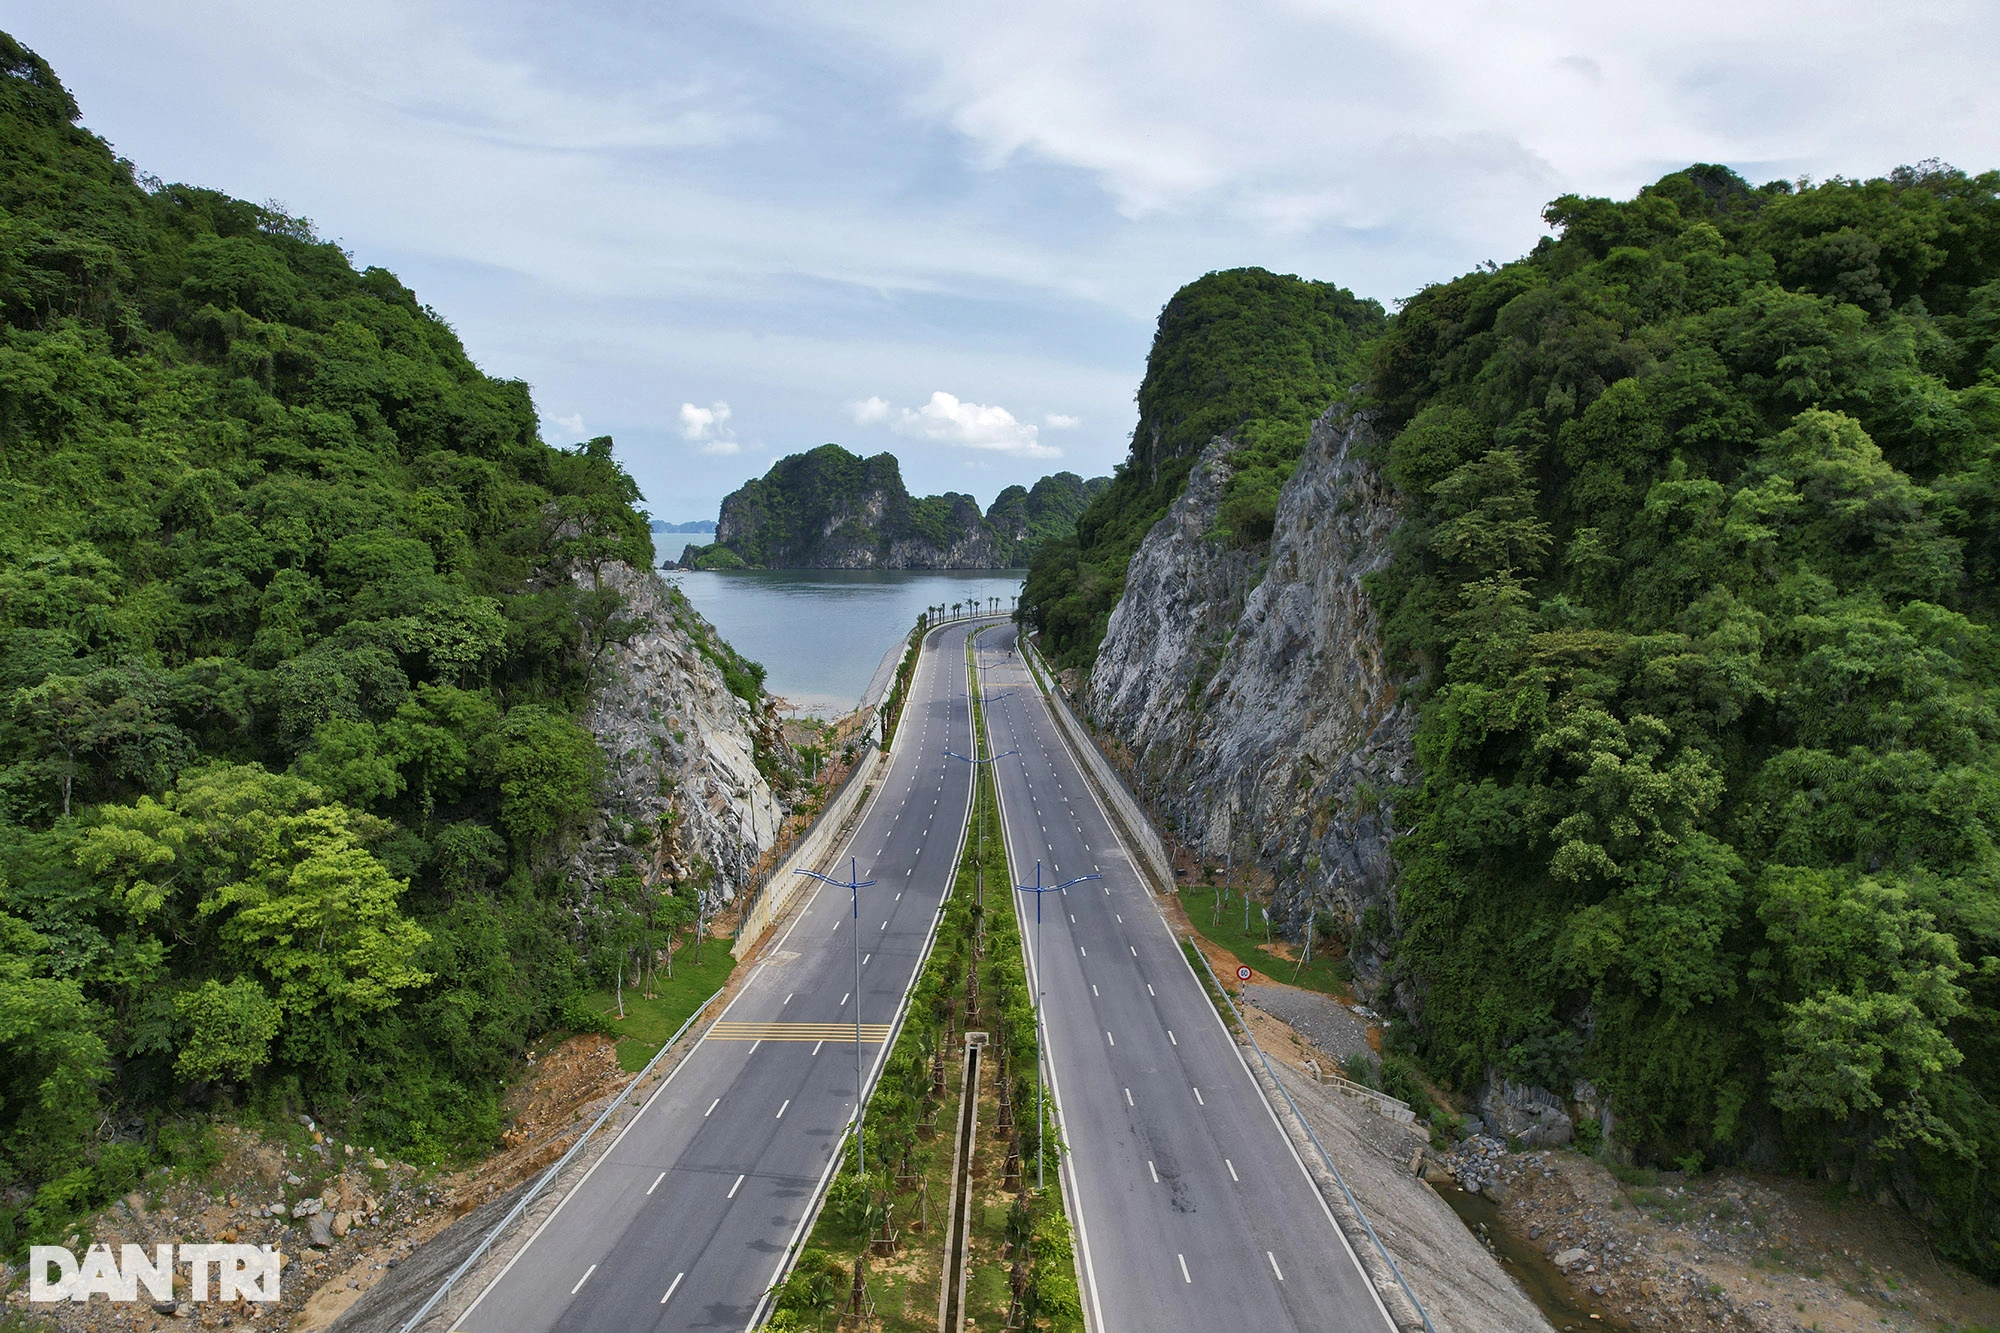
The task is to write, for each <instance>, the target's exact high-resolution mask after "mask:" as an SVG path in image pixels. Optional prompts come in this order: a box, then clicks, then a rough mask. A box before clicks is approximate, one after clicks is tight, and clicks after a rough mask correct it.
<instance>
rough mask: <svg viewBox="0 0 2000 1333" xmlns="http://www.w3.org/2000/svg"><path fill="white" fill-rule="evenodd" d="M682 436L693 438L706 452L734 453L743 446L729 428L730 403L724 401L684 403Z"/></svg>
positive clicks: (683, 437) (682, 407) (682, 409)
mask: <svg viewBox="0 0 2000 1333" xmlns="http://www.w3.org/2000/svg"><path fill="white" fill-rule="evenodd" d="M681 438H682V439H684V440H693V441H694V442H695V445H696V447H698V448H699V449H700V450H701V452H703V453H705V454H733V453H735V452H737V451H738V450H739V449H741V448H742V447H743V446H742V445H741V444H738V443H737V441H736V432H735V431H733V430H731V429H730V428H729V404H728V403H724V402H715V403H711V404H710V405H709V406H707V407H696V406H695V405H694V404H693V403H682V404H681Z"/></svg>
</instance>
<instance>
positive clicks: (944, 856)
mask: <svg viewBox="0 0 2000 1333" xmlns="http://www.w3.org/2000/svg"><path fill="white" fill-rule="evenodd" d="M974 628H976V624H958V625H949V626H946V627H945V628H943V629H941V630H938V631H936V632H934V633H933V634H932V635H931V636H930V638H929V640H928V643H927V646H926V649H925V651H924V653H923V654H922V656H921V658H920V659H919V663H918V666H917V670H916V674H915V678H914V680H913V682H912V685H911V691H910V701H909V704H908V705H907V708H906V711H905V713H904V717H903V724H902V727H901V729H900V730H899V731H898V732H897V734H896V737H895V751H894V754H893V756H892V759H891V762H890V764H889V766H888V768H887V769H886V771H885V776H884V777H883V778H882V779H881V783H882V785H881V787H880V789H879V790H878V791H877V793H876V794H875V796H874V798H873V799H872V801H871V803H870V805H869V807H868V809H867V811H866V812H865V814H864V816H863V818H862V822H861V824H860V827H859V828H858V830H857V832H856V833H855V835H854V836H853V838H852V840H851V843H850V845H849V846H848V847H847V848H846V849H844V850H843V851H842V853H841V859H840V872H839V873H842V874H844V873H845V871H846V868H847V864H848V861H847V858H848V856H849V855H850V854H851V855H853V856H855V857H857V858H858V860H859V867H860V872H861V875H860V877H861V878H862V879H873V880H875V881H876V883H875V884H874V886H873V887H871V888H866V889H863V890H861V895H860V916H859V919H858V921H857V920H856V919H855V918H854V917H853V916H852V915H851V906H850V903H851V900H850V898H849V895H848V894H846V893H845V892H842V891H840V890H836V889H828V888H821V889H820V890H819V891H818V892H817V893H815V894H814V896H813V897H812V898H811V900H810V902H809V903H808V904H807V906H806V907H805V908H804V909H803V910H802V911H801V912H799V913H798V915H797V917H796V919H795V921H794V922H793V924H792V925H791V926H790V927H789V928H788V929H787V930H786V932H785V933H784V935H783V936H782V937H781V938H780V939H779V940H778V941H777V942H776V943H775V944H774V945H773V946H772V947H771V948H770V949H769V950H767V951H766V953H765V954H764V957H763V960H762V961H760V962H759V963H757V964H756V965H755V967H754V969H753V970H752V972H751V974H750V976H749V977H748V978H747V979H746V980H745V981H744V983H743V985H742V986H741V988H740V989H739V990H738V992H737V994H736V997H735V998H734V999H733V1000H732V1001H731V1002H730V1004H729V1005H728V1007H727V1008H726V1009H725V1010H724V1011H723V1012H722V1013H721V1014H720V1015H718V1016H717V1021H716V1022H715V1023H714V1024H713V1026H711V1027H710V1028H709V1030H708V1032H707V1033H706V1034H705V1036H704V1037H703V1039H702V1041H701V1042H700V1044H699V1045H697V1046H696V1047H695V1049H694V1050H693V1051H691V1052H689V1053H688V1055H687V1056H686V1058H685V1059H683V1060H682V1062H681V1063H680V1065H679V1066H678V1067H677V1068H676V1069H675V1070H674V1071H673V1073H672V1074H671V1075H670V1076H669V1077H668V1079H667V1081H666V1082H665V1083H664V1084H662V1085H661V1086H660V1088H659V1089H658V1090H657V1091H656V1092H655V1093H654V1094H653V1096H652V1098H651V1099H650V1100H649V1101H648V1102H647V1104H646V1106H645V1108H644V1109H643V1110H642V1111H641V1112H640V1113H639V1115H638V1116H637V1117H636V1118H635V1119H633V1120H632V1122H631V1123H630V1124H628V1125H627V1126H626V1127H625V1129H624V1131H623V1132H622V1133H621V1134H620V1135H619V1137H618V1138H617V1140H616V1141H615V1142H614V1143H613V1145H612V1146H611V1148H610V1149H609V1150H608V1151H607V1152H606V1153H605V1154H604V1155H603V1156H602V1157H601V1158H600V1159H599V1160H598V1162H597V1164H596V1165H595V1166H594V1167H592V1168H591V1170H590V1172H589V1173H588V1174H587V1175H586V1176H585V1177H584V1179H583V1180H582V1181H581V1182H580V1183H579V1184H578V1185H577V1187H576V1188H575V1189H573V1190H572V1191H571V1192H570V1194H569V1196H568V1197H567V1198H565V1199H564V1200H563V1202H562V1204H561V1205H560V1206H559V1207H558V1208H557V1209H556V1211H555V1212H554V1213H552V1214H551V1215H550V1216H549V1218H548V1219H547V1221H545V1222H544V1223H543V1224H542V1226H541V1227H540V1228H539V1229H538V1230H537V1231H536V1232H535V1234H534V1235H533V1236H532V1237H531V1238H530V1240H529V1242H528V1243H527V1245H526V1246H525V1247H524V1248H523V1249H522V1250H521V1251H520V1252H519V1253H518V1254H516V1255H515V1257H514V1259H513V1260H512V1261H511V1262H510V1263H509V1264H508V1265H507V1267H506V1268H505V1269H504V1270H503V1271H502V1272H501V1274H500V1275H499V1277H497V1278H496V1279H495V1280H494V1281H493V1282H492V1283H491V1284H490V1285H489V1286H488V1287H487V1289H486V1290H485V1291H484V1292H482V1293H481V1294H480V1296H479V1297H478V1299H477V1300H475V1301H474V1303H473V1305H472V1306H471V1307H470V1308H469V1309H468V1310H467V1311H466V1313H465V1314H464V1315H462V1316H461V1317H460V1318H459V1320H458V1321H457V1323H456V1324H455V1325H454V1328H455V1329H458V1330H461V1331H462V1333H539V1331H540V1330H546V1329H562V1330H564V1331H565V1333H600V1331H601V1333H614V1331H615V1333H639V1331H640V1330H652V1331H654V1333H661V1331H664V1330H679V1329H689V1330H692V1329H728V1330H738V1329H745V1328H748V1327H750V1326H751V1325H752V1323H753V1321H754V1320H755V1319H757V1318H758V1317H759V1316H760V1315H761V1314H762V1311H763V1306H764V1293H765V1292H766V1290H767V1289H768V1288H769V1287H770V1286H771V1284H772V1283H773V1282H774V1281H775V1280H776V1279H777V1276H778V1269H779V1266H780V1265H781V1264H782V1262H783V1260H784V1257H785V1254H786V1252H787V1250H788V1249H789V1247H790V1246H791V1244H792V1242H793V1241H794V1239H795V1238H796V1237H797V1235H798V1233H799V1230H800V1227H801V1226H802V1224H803V1221H804V1218H805V1214H806V1211H807V1209H808V1208H809V1207H810V1206H811V1203H812V1200H813V1198H814V1196H815V1194H816V1192H817V1190H818V1188H819V1186H820V1184H821V1182H822V1181H823V1180H824V1179H825V1177H826V1175H827V1173H828V1172H829V1171H830V1169H831V1166H832V1161H833V1154H834V1151H835V1149H836V1148H837V1147H838V1145H839V1142H840V1139H841V1137H842V1135H843V1133H844V1132H845V1130H846V1127H847V1125H848V1122H849V1120H850V1118H851V1117H852V1115H853V1112H854V1077H855V1061H854V1055H855V1049H854V1033H853V1028H852V1025H853V1023H854V1020H855V1006H856V1005H859V1006H860V1014H861V1021H862V1023H863V1024H864V1029H863V1034H862V1036H863V1047H862V1057H863V1063H864V1066H865V1068H866V1070H867V1073H868V1078H869V1081H870V1085H871V1086H872V1083H873V1079H874V1077H875V1074H876V1072H877V1070H878V1068H879V1063H880V1059H881V1056H882V1054H883V1052H884V1050H885V1045H884V1042H885V1041H886V1039H887V1038H888V1036H889V1035H890V1034H889V1025H890V1024H891V1023H893V1021H894V1019H895V1016H896V1013H897V1011H898V1009H899V1007H900V1006H901V1004H902V1000H903V996H904V995H905V993H906V992H907V991H908V989H909V987H910V984H911V983H912V981H914V979H915V976H916V971H917V968H918V966H919V964H920V963H921V961H922V958H923V954H924V951H925V949H926V948H927V946H928V942H929V939H930V935H931V931H932V929H933V926H934V925H935V923H936V920H937V915H938V911H939V908H940V906H941V905H942V903H943V900H944V896H945V893H946V891H947V890H948V888H949V887H950V884H951V878H952V873H953V870H954V869H955V866H956V862H957V852H958V848H959V845H960V838H961V834H962V833H963V831H964V828H965V821H966V815H967V812H968V810H969V808H970V803H971V773H970V771H969V769H970V766H969V765H967V764H964V763H961V762H959V761H958V760H956V759H952V758H949V757H947V755H946V753H945V752H946V751H947V750H954V751H957V752H959V753H962V754H965V753H970V752H971V718H970V710H969V706H968V703H967V699H966V688H965V640H966V636H967V635H968V634H969V633H970V632H972V630H973V629H974ZM857 926H858V928H859V930H860V933H861V953H862V962H863V966H862V969H861V985H860V987H859V991H860V993H859V994H858V995H857V994H855V993H854V992H855V990H856V986H855V982H854V970H855V964H854V953H853V948H854V932H855V930H856V928H857ZM711 947H713V946H711Z"/></svg>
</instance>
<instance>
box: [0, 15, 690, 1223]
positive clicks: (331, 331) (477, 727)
mask: <svg viewBox="0 0 2000 1333" xmlns="http://www.w3.org/2000/svg"><path fill="white" fill-rule="evenodd" d="M77 116H78V113H77V108H76V106H75V104H74V103H73V102H72V100H71V99H70V97H69V95H68V94H67V93H66V92H65V91H64V89H63V88H62V86H61V85H60V84H59V83H58V82H57V79H56V77H55V75H54V74H53V73H52V72H51V71H50V70H49V68H48V66H47V65H46V64H44V63H43V62H42V61H41V60H40V59H39V58H38V57H36V56H34V55H33V54H32V53H30V52H28V51H25V50H24V49H23V48H21V47H20V46H19V45H17V44H16V43H15V42H13V41H12V39H10V38H6V37H4V36H0V1248H4V1249H7V1250H10V1251H11V1250H12V1249H13V1248H14V1247H15V1246H17V1245H19V1244H21V1243H23V1242H24V1241H25V1240H26V1239H28V1238H29V1237H31V1236H32V1237H35V1238H38V1239H45V1238H47V1237H50V1236H60V1235H61V1234H62V1232H61V1231H59V1230H57V1228H58V1227H59V1226H61V1225H63V1224H64V1219H65V1218H66V1216H68V1215H70V1214H72V1213H74V1212H76V1211H78V1210H80V1209H82V1208H84V1207H87V1206H90V1205H93V1204H95V1203H98V1202H101V1201H103V1200H104V1199H106V1198H108V1197H112V1196H115V1195H117V1194H118V1193H121V1192H122V1191H124V1190H125V1189H128V1188H130V1182H131V1181H132V1180H133V1178H134V1176H135V1174H136V1173H137V1172H138V1171H140V1170H141V1169H143V1168H144V1167H145V1166H146V1164H147V1163H148V1162H149V1161H151V1160H155V1159H157V1157H158V1156H159V1155H161V1154H163V1153H166V1152H167V1151H168V1150H169V1146H170V1140H171V1136H170V1135H166V1134H165V1128H169V1127H170V1122H171V1121H172V1120H173V1119H174V1118H176V1117H178V1116H181V1115H185V1114H187V1113H189V1112H194V1111H199V1110H201V1109H203V1108H207V1107H213V1106H219V1105H227V1104H230V1103H232V1102H234V1103H235V1104H237V1105H243V1104H245V1103H248V1104H251V1105H254V1106H262V1107H265V1108H267V1109H269V1110H271V1111H272V1112H274V1113H275V1112H278V1111H284V1110H287V1109H289V1110H298V1109H310V1110H312V1111H313V1112H314V1113H315V1114H317V1115H319V1116H321V1117H322V1118H327V1119H331V1120H334V1121H335V1122H337V1123H341V1124H343V1125H345V1126H348V1127H349V1128H350V1129H351V1131H352V1132H353V1133H355V1134H356V1135H357V1136H365V1137H364V1139H363V1141H372V1142H378V1143H380V1144H382V1145H383V1147H384V1148H385V1149H387V1148H390V1147H396V1148H400V1149H402V1150H404V1151H409V1152H413V1153H414V1152H425V1153H428V1154H431V1155H439V1154H440V1153H441V1152H442V1151H445V1150H450V1149H454V1148H461V1147H469V1146H477V1145H481V1144H484V1143H487V1142H490V1141H491V1138H492V1136H493V1134H494V1133H495V1131H496V1129H497V1109H496V1108H497V1104H498V1103H497V1100H496V1098H497V1090H498V1087H499V1084H500V1081H501V1078H502V1076H503V1075H504V1074H505V1073H506V1072H507V1071H508V1069H509V1068H510V1066H511V1063H512V1061H513V1059H514V1057H515V1055H516V1054H517V1053H518V1051H519V1050H520V1048H521V1046H522V1044H523V1042H524V1040H525V1039H526V1038H527V1037H528V1036H529V1035H530V1034H532V1033H534V1032H536V1031H538V1030H540V1029H542V1028H545V1027H547V1026H549V1025H550V1023H551V1022H552V1021H554V1020H555V1019H556V1018H557V1017H558V1014H559V1011H560V1009H561V1006H562V1003H563V1001H564V1000H565V999H566V998H568V997H571V996H574V995H575V994H576V993H577V992H578V991H579V990H580V989H581V988H582V985H583V983H584V973H585V972H586V970H587V967H588V961H587V955H586V953H585V949H586V946H587V945H588V943H589V941H588V939H587V938H585V937H583V936H581V935H579V933H578V921H579V919H587V918H580V916H579V914H578V912H577V911H576V909H575V906H574V905H573V904H571V903H568V902H566V901H565V895H566V886H565V884H564V882H563V880H562V877H561V876H560V875H559V874H558V873H557V871H556V869H555V867H556V864H557V860H556V857H557V853H558V852H559V851H560V849H561V848H562V847H563V846H564V844H565V843H566V842H567V841H568V840H570V839H571V838H572V836H573V834H574V832H575V830H576V829H577V827H578V825H579V822H580V821H581V820H582V819H583V817H584V816H585V815H586V814H587V813H588V812H589V810H590V807H591V804H592V801H593V794H594V781H595V772H596V768H597V765H598V762H599V757H598V752H597V749H596V746H595V744H594V742H593V740H592V737H591V736H590V734H589V733H588V732H586V731H584V730H583V729H582V728H581V727H579V726H578V725H577V723H576V722H575V721H574V717H575V715H576V713H577V710H578V708H579V706H580V705H581V703H582V702H583V699H584V696H585V692H586V688H587V686H588V684H589V681H590V673H591V671H592V668H593V663H594V662H596V661H597V660H599V654H600V650H601V649H602V648H603V647H604V646H605V644H606V643H607V642H609V641H612V640H616V639H618V638H620V637H621V636H625V635H629V634H630V633H631V632H632V631H633V629H634V626H633V625H631V624H630V623H628V622H627V620H626V619H625V618H624V617H623V616H621V614H620V604H619V600H618V598H617V597H616V595H614V594H610V593H609V592H597V593H593V592H590V591H588V588H589V587H591V586H594V584H593V582H592V581H591V580H589V579H588V578H585V579H584V580H583V582H582V584H578V583H577V582H575V581H573V579H572V578H571V576H570V572H571V571H572V570H574V569H576V568H578V567H588V568H599V567H601V565H602V564H603V562H606V561H612V560H625V561H631V562H633V563H635V564H637V565H638V566H639V567H640V568H641V569H644V568H647V567H648V566H649V564H650V561H651V556H652V546H651V541H650V538H649V535H648V532H647V527H646V523H645V521H644V518H643V517H642V516H641V515H640V514H638V513H637V512H635V510H634V508H633V503H634V501H635V500H636V498H637V492H636V490H635V488H634V486H633V483H632V481H631V479H630V478H629V477H628V476H627V475H626V474H625V472H624V471H623V470H622V469H621V468H620V467H619V466H618V464H617V463H616V462H615V461H614V460H613V458H612V456H611V442H610V441H609V440H608V439H600V440H596V441H593V442H591V443H590V444H589V445H586V446H582V447H580V448H577V449H575V450H559V449H553V448H550V447H548V446H546V445H544V444H543V443H542V442H541V441H540V440H539V439H538V438H537V430H536V415H535V411H534V408H533V406H532V404H531V403H530V401H529V395H528V390H527V387H526V386H525V385H522V384H519V383H511V382H506V381H501V380H496V379H492V378H489V377H487V376H486V375H484V374H482V373H481V372H480V371H479V370H478V369H477V368H476V367H475V366H473V364H472V363H471V362H470V361H469V360H468V359H467V357H466V354H465V351H464V349H463V348H462V347H461V346H460V344H459V342H458V339H457V338H456V337H455V336H454V335H453V333H452V331H451V329H450V328H449V326H447V325H446V324H445V323H444V322H443V321H442V320H441V319H439V318H438V317H437V316H435V315H433V314H432V313H431V312H430V311H429V310H427V309H426V308H425V307H424V306H422V305H421V304H420V303H419V302H418V300H417V298H416V297H415V296H414V295H412V294H411V292H410V291H409V290H407V289H406V288H405V287H403V286H402V285H401V284H400V283H399V282H398V281H397V280H396V278H395V277H394V276H393V275H392V274H390V273H387V272H385V271H383V270H381V269H376V268H371V269H368V270H366V271H363V272H357V271H355V269H354V268H353V267H352V266H351V264H350V263H349V261H348V259H347V257H346V256H345V255H344V254H343V253H342V252H341V250H340V249H339V248H338V247H336V246H334V245H332V244H329V243H326V242H324V241H321V240H319V239H317V238H316V236H315V234H314V229H313V227H312V224H310V223H309V222H306V221H304V220H302V219H297V218H292V217H288V216H286V215H285V214H284V213H282V212H280V211H278V210H277V209H276V208H275V207H259V206H256V205H252V204H248V203H244V202H242V201H240V200H236V199H231V198H228V197H226V196H224V195H221V194H217V193H215V192H213V191H209V190H203V189H195V188H191V187H187V186H180V185H161V184H160V183H159V182H157V181H152V180H150V179H147V178H144V177H138V176H135V172H134V168H133V167H132V165H131V164H130V163H127V162H124V161H122V160H118V159H115V158H114V156H113V154H112V152H111V151H110V150H109V148H108V147H107V146H106V145H105V144H104V143H103V142H102V141H100V140H98V139H96V138H95V137H93V136H92V135H90V134H89V133H87V132H86V131H84V130H83V129H80V128H78V127H77V126H76V125H75V123H74V122H75V121H76V120H77ZM580 589H581V590H580Z"/></svg>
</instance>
